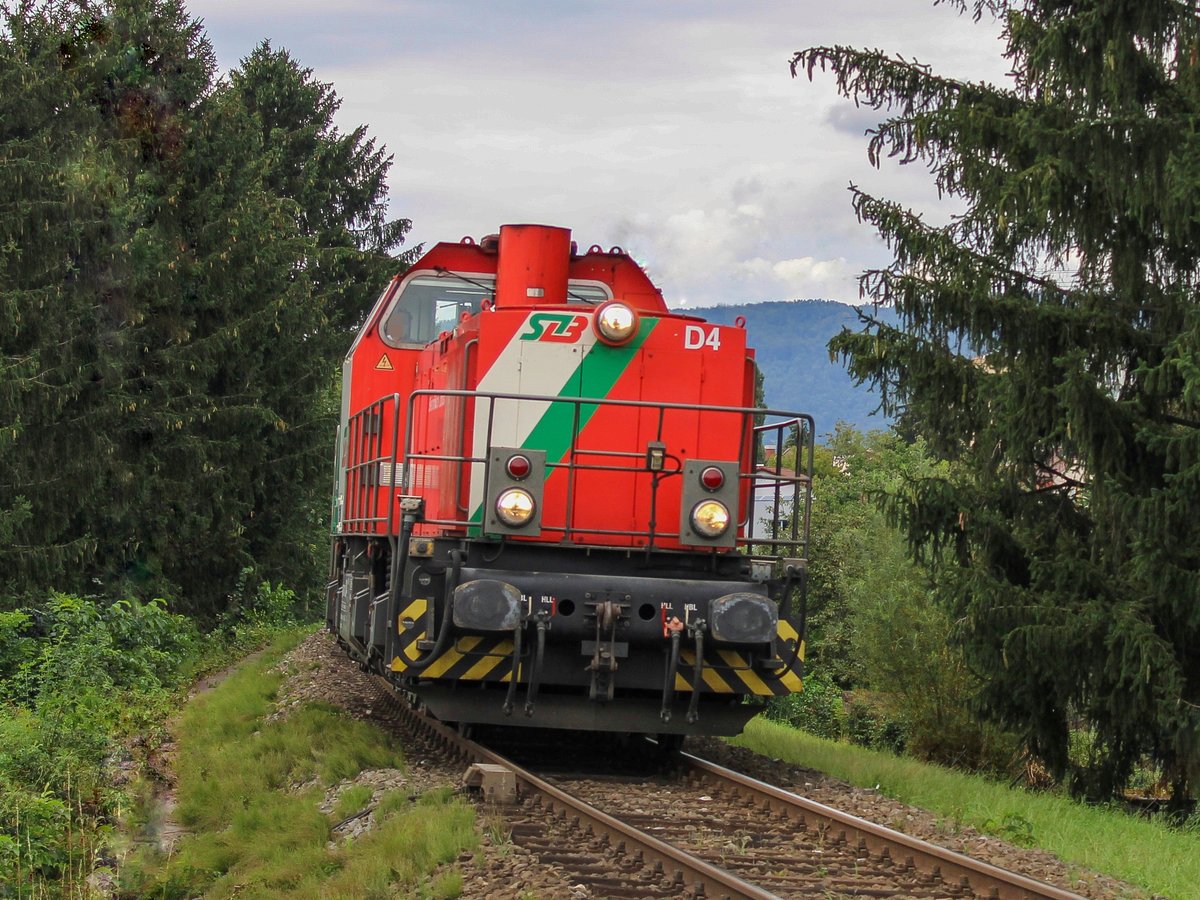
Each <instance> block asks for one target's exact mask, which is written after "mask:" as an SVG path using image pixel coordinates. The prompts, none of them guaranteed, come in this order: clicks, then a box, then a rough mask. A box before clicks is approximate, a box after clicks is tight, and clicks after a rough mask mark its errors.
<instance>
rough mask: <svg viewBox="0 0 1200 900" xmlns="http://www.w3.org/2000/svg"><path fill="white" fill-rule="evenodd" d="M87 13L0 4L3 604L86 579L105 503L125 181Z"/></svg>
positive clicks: (0, 566)
mask: <svg viewBox="0 0 1200 900" xmlns="http://www.w3.org/2000/svg"><path fill="white" fill-rule="evenodd" d="M89 21H90V19H89V17H88V16H86V15H81V14H80V13H79V11H78V10H75V9H68V8H64V7H58V6H54V5H49V6H33V5H30V4H25V3H19V4H12V5H10V4H4V5H0V572H2V573H3V576H2V578H3V583H4V585H5V587H6V588H7V590H5V591H4V592H3V593H4V595H6V596H4V598H3V599H2V600H0V606H2V605H4V604H6V603H12V602H15V600H16V598H17V597H19V596H22V595H24V594H26V593H27V592H29V591H31V590H33V589H34V588H35V587H36V586H37V585H39V584H42V583H44V582H45V580H46V579H48V578H51V577H53V578H55V579H56V582H55V583H56V584H58V585H60V586H61V587H63V588H64V589H74V588H77V587H78V586H79V585H80V584H81V581H82V579H81V578H80V577H79V573H80V572H81V571H82V570H83V568H85V567H86V566H87V565H88V563H89V562H90V561H91V559H92V558H93V557H94V551H95V541H94V539H93V536H92V534H90V533H89V530H88V528H87V527H86V525H85V523H84V521H83V520H84V519H85V518H86V516H87V515H88V512H89V510H91V509H93V508H94V507H95V506H97V505H98V504H103V503H104V502H105V497H104V496H103V492H102V491H101V490H100V488H99V485H98V481H97V471H98V467H99V466H102V465H103V460H104V459H105V458H106V457H107V456H108V454H109V453H110V451H111V443H110V441H109V438H108V435H107V434H106V433H105V431H104V429H103V427H102V425H103V423H104V422H105V421H106V419H107V418H108V416H107V415H106V412H108V411H110V410H106V408H105V401H104V398H103V392H104V385H105V382H106V379H107V378H108V377H109V376H110V375H111V374H112V372H111V369H110V368H109V366H108V364H107V363H106V361H105V360H104V359H103V357H104V355H105V348H104V347H103V341H102V339H101V338H99V337H98V335H97V324H98V323H99V322H101V321H103V320H104V319H105V318H106V317H107V316H108V315H109V304H110V300H111V295H110V287H111V284H112V281H113V279H112V270H111V266H110V260H111V259H112V257H113V254H114V235H113V232H112V227H111V223H110V222H109V220H108V217H107V215H106V209H107V207H108V205H109V204H111V203H113V202H119V199H120V197H121V195H122V193H123V184H122V182H121V179H120V178H119V177H117V176H116V175H115V162H114V159H113V158H112V155H111V153H110V148H108V147H106V146H104V145H102V144H101V143H100V142H98V141H97V140H95V134H96V131H97V128H98V123H99V120H100V116H99V114H98V113H97V111H96V110H95V108H94V107H93V105H92V104H91V103H90V101H89V100H88V97H87V94H88V89H89V87H88V86H89V85H91V84H94V83H95V82H96V80H97V79H99V78H102V77H103V71H104V69H105V64H104V60H103V58H102V56H101V55H99V54H96V53H94V52H93V42H92V38H91V35H90V34H89V32H88V25H89Z"/></svg>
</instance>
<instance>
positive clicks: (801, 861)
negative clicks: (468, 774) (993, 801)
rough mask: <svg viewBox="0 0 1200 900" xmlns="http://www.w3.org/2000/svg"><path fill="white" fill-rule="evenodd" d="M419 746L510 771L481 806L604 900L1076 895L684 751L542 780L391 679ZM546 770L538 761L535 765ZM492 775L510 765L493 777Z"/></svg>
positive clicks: (386, 696) (387, 690)
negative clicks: (406, 694) (616, 772)
mask: <svg viewBox="0 0 1200 900" xmlns="http://www.w3.org/2000/svg"><path fill="white" fill-rule="evenodd" d="M374 684H375V685H376V689H377V690H378V691H379V695H380V699H381V702H383V703H385V704H388V705H390V706H391V707H392V708H393V709H395V710H396V711H398V712H400V713H401V716H400V718H401V720H402V721H403V723H404V724H403V727H404V729H405V730H406V731H407V732H408V733H409V736H410V739H411V740H413V741H416V742H419V744H420V745H421V746H423V747H424V749H426V750H427V751H428V752H430V753H436V754H438V755H441V756H444V757H448V758H450V759H452V760H454V761H456V762H457V763H459V764H461V765H462V766H463V768H464V770H465V769H466V768H467V766H469V765H471V764H473V763H484V764H487V765H489V766H491V767H500V768H501V769H503V770H506V772H507V773H511V776H510V775H507V774H506V775H504V777H503V779H502V780H503V782H504V783H505V784H506V785H507V784H514V785H515V789H516V796H515V798H514V799H512V801H511V802H503V803H502V802H501V801H503V800H504V799H505V798H502V797H498V796H496V795H495V793H494V790H493V788H492V787H491V786H490V784H495V783H497V782H495V781H493V782H491V783H490V784H489V782H488V781H484V784H483V786H484V789H485V792H486V794H487V795H488V796H484V797H483V798H482V801H483V802H484V803H485V804H488V805H489V808H490V809H491V811H492V813H493V814H494V815H499V816H501V817H502V818H503V822H504V827H505V828H506V829H507V830H508V832H509V834H510V835H511V838H512V840H513V841H514V843H516V844H517V845H519V846H521V847H523V848H525V849H526V850H527V851H529V852H531V853H533V854H534V855H536V856H537V858H538V860H539V861H540V862H541V863H542V864H545V865H554V866H558V867H560V868H561V869H562V870H563V871H565V872H567V873H569V875H570V878H571V880H572V882H577V883H578V884H580V885H582V886H584V887H586V888H587V890H588V892H589V894H590V895H591V896H600V897H706V898H717V897H728V898H731V900H732V898H756V900H764V898H789V897H839V896H857V897H930V898H933V897H963V898H969V897H979V898H992V897H994V898H1002V900H1007V898H1018V897H1020V898H1056V900H1060V898H1061V900H1066V898H1077V897H1079V896H1080V895H1078V894H1074V893H1071V892H1070V891H1066V890H1063V889H1061V888H1058V887H1055V886H1053V885H1049V884H1045V883H1042V882H1039V881H1035V880H1034V879H1031V878H1027V877H1025V876H1022V875H1019V874H1016V873H1013V872H1009V871H1006V870H1004V869H1000V868H997V867H995V866H992V865H989V864H988V863H984V862H980V861H978V860H974V859H971V858H969V857H967V856H963V855H961V854H958V853H955V852H953V851H950V850H946V849H944V848H941V847H937V846H934V845H933V844H928V843H926V842H924V841H921V840H918V839H916V838H913V837H911V836H909V835H906V834H904V833H902V832H898V831H893V830H891V829H888V828H885V827H883V826H880V825H876V824H874V823H871V822H867V821H864V820H862V819H858V818H856V817H854V816H851V815H849V814H847V813H843V812H840V811H838V810H836V809H832V808H830V807H827V806H823V805H821V804H819V803H814V802H812V801H810V800H806V799H805V798H803V797H800V796H797V795H795V794H791V793H788V792H787V791H783V790H780V789H778V788H775V787H772V786H771V785H768V784H764V783H763V782H760V781H757V780H755V779H753V778H749V777H747V776H745V775H741V774H739V773H737V772H734V771H732V770H729V769H726V768H724V767H722V766H718V765H716V764H714V763H711V762H708V761H705V760H702V759H700V758H698V757H696V756H692V755H690V754H687V753H681V754H679V755H678V757H677V758H676V759H675V760H674V762H673V764H672V766H671V767H670V769H669V771H668V772H666V773H665V774H664V773H662V772H660V773H657V774H652V775H642V776H636V777H632V776H627V775H626V776H611V775H607V774H597V773H596V772H591V773H590V774H589V773H563V772H557V773H553V772H546V773H543V774H540V775H539V774H535V772H533V771H530V770H528V769H526V768H522V767H521V766H519V765H517V764H516V763H514V762H512V761H511V760H509V759H507V758H505V757H504V756H501V755H500V754H499V753H497V752H496V751H494V750H491V749H489V748H487V747H485V746H482V745H481V744H478V743H475V742H473V741H470V740H467V739H466V738H464V737H463V736H461V735H459V734H458V733H456V732H455V731H454V730H452V729H450V728H448V727H447V726H445V725H443V724H442V723H440V722H437V721H435V720H433V719H431V718H429V717H427V716H425V715H423V714H422V713H420V712H418V711H415V710H412V709H410V708H409V707H408V705H407V704H406V703H405V702H404V700H403V699H401V698H400V697H398V696H397V695H396V694H395V692H394V691H393V690H392V689H391V687H390V686H389V685H387V684H386V682H384V681H383V680H382V679H375V680H374ZM535 765H536V764H535ZM491 771H492V773H493V774H495V773H498V772H499V771H500V769H492V770H491Z"/></svg>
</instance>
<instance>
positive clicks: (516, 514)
mask: <svg viewBox="0 0 1200 900" xmlns="http://www.w3.org/2000/svg"><path fill="white" fill-rule="evenodd" d="M536 511H537V504H536V503H534V500H533V495H532V494H530V493H529V491H527V490H525V489H524V488H516V487H514V488H509V489H508V490H506V491H504V492H502V493H501V494H500V496H499V497H497V498H496V517H497V518H499V519H500V521H501V522H503V523H504V524H505V525H507V526H508V527H509V528H520V527H521V526H522V525H525V524H526V523H528V522H529V521H530V520H531V519H532V518H533V514H534V512H536Z"/></svg>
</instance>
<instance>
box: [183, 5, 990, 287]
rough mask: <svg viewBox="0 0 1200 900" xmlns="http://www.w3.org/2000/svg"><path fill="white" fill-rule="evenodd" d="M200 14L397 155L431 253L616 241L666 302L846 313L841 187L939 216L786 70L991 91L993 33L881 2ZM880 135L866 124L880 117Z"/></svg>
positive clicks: (864, 247)
mask: <svg viewBox="0 0 1200 900" xmlns="http://www.w3.org/2000/svg"><path fill="white" fill-rule="evenodd" d="M284 2H285V0H242V2H239V3H237V4H232V3H229V2H228V0H193V2H192V3H191V4H190V8H191V9H192V11H193V13H194V14H197V15H202V16H204V17H205V18H206V20H207V21H208V23H209V27H210V32H211V34H212V36H213V39H214V42H215V44H216V47H217V50H218V53H219V54H220V57H221V61H222V63H223V64H225V65H230V64H231V63H232V62H234V61H236V59H237V58H239V57H240V56H242V55H244V54H245V53H246V52H248V51H249V49H251V48H252V47H253V45H254V43H256V42H257V40H258V39H260V38H262V37H268V36H269V37H271V38H272V39H273V42H274V43H275V45H276V46H282V47H287V48H289V49H290V50H292V51H293V52H294V53H295V55H296V56H297V57H298V58H299V59H300V60H301V62H303V63H304V64H305V65H310V66H313V67H314V68H315V69H316V75H317V77H318V78H321V79H322V80H326V81H331V82H333V84H334V86H335V88H336V89H337V91H338V93H339V94H340V95H341V97H342V99H343V107H342V111H341V113H340V114H339V122H341V123H342V125H343V127H346V128H350V127H354V126H355V125H357V124H359V123H362V122H366V123H368V124H369V126H370V132H371V134H373V135H375V136H376V137H377V138H378V139H379V140H380V141H381V142H382V143H384V144H385V145H386V146H387V147H388V149H389V151H390V152H392V153H393V154H394V155H395V164H394V166H393V169H392V172H391V178H390V184H391V189H392V199H393V208H394V210H395V212H396V214H397V215H404V216H408V217H410V218H411V219H412V220H413V223H414V228H413V237H414V239H415V240H417V241H424V242H426V243H431V242H434V241H437V240H457V239H458V238H459V237H461V236H462V235H464V234H473V235H476V236H479V235H482V234H485V233H488V232H492V231H494V230H495V229H496V227H497V226H498V225H500V224H502V223H504V222H517V221H534V222H536V221H541V222H547V223H550V224H558V225H566V226H569V227H571V228H572V229H573V231H574V234H575V237H576V238H577V240H578V241H579V242H580V244H582V245H584V246H587V245H589V244H592V243H599V244H602V245H604V246H610V245H612V244H620V245H622V246H623V247H625V249H627V250H629V251H630V252H632V253H633V254H634V256H635V257H636V258H638V259H639V260H640V261H642V262H643V263H644V264H645V265H646V266H647V268H648V269H649V271H650V273H651V276H652V277H653V278H654V279H655V280H656V282H657V283H659V284H660V286H662V287H663V289H664V293H665V295H666V297H667V299H668V302H671V303H678V302H680V301H682V300H684V299H686V300H687V301H688V303H689V304H691V305H694V306H708V305H712V304H715V303H722V302H746V301H755V300H770V299H786V298H790V297H796V296H827V297H829V298H831V299H839V300H845V301H847V302H857V299H858V290H857V286H856V283H855V278H856V276H857V274H858V272H859V271H860V270H862V269H863V268H865V267H867V266H870V265H879V264H881V263H882V262H884V261H885V260H886V250H885V249H884V248H883V247H882V246H881V245H880V243H879V241H878V240H877V239H876V238H875V237H874V235H873V234H872V233H871V231H870V230H869V229H868V228H866V227H864V226H862V225H860V224H859V223H858V222H857V221H856V220H855V218H854V214H853V211H852V210H851V208H850V201H849V197H848V195H847V193H846V186H847V185H848V183H850V182H851V181H854V182H856V183H859V184H861V185H863V186H864V187H865V188H867V189H868V190H871V191H872V192H874V193H879V194H883V195H885V196H891V197H895V198H897V199H899V200H901V201H902V202H905V203H907V204H911V205H914V206H916V207H918V208H920V209H926V210H933V209H941V207H940V205H939V204H938V202H937V200H936V195H935V194H934V192H933V190H932V188H931V187H930V185H929V179H928V176H927V175H926V174H925V173H923V172H921V171H920V170H914V171H906V172H898V171H897V170H896V168H895V167H893V166H889V165H886V164H885V167H884V168H883V170H881V171H878V172H877V171H874V170H872V169H871V168H870V167H869V166H868V165H867V162H866V153H865V147H866V145H865V140H864V139H863V138H862V136H861V131H862V127H863V126H864V123H869V124H874V121H877V118H878V117H877V116H875V114H874V113H873V112H871V111H863V110H861V109H855V107H854V106H853V104H851V103H848V102H847V101H844V100H841V99H839V98H838V97H837V96H836V92H835V90H834V86H833V77H832V75H830V74H826V75H824V76H822V75H820V74H819V73H818V74H817V76H816V78H815V80H814V81H813V82H809V80H808V79H807V78H806V77H801V78H798V79H792V78H791V77H790V74H789V72H788V67H787V63H788V60H789V59H790V57H791V54H792V52H793V51H795V50H797V49H800V48H802V47H805V46H808V45H812V44H833V43H838V42H848V43H853V44H856V45H860V46H864V45H865V46H883V47H886V48H888V49H889V50H893V51H895V52H902V53H904V54H905V55H906V56H909V57H911V56H916V57H918V58H920V59H922V60H923V61H928V62H932V63H934V64H935V67H936V68H937V69H938V70H939V71H944V72H948V73H949V74H956V75H964V76H968V77H976V78H977V77H983V76H984V75H990V76H992V77H996V78H998V77H1001V75H1002V74H1003V72H1004V71H1005V69H1006V66H1005V63H1004V62H1003V60H1001V59H1000V57H999V48H998V46H997V45H996V44H995V39H994V35H995V34H996V33H997V30H998V29H997V28H996V27H995V26H994V25H986V24H984V25H978V26H977V25H972V24H971V23H970V21H969V19H967V18H964V17H959V16H956V15H954V14H953V12H952V11H950V10H949V9H947V8H946V7H945V6H940V7H934V6H933V5H932V3H928V4H925V3H914V2H908V3H896V2H894V0H841V2H840V3H839V4H838V5H837V8H836V10H835V9H831V8H830V7H829V6H828V4H825V3H817V2H816V0H762V2H757V3H754V4H729V3H722V2H718V0H661V2H655V3H645V2H640V0H577V2H572V3H561V2H559V0H537V2H534V0H523V2H508V3H493V4H480V3H473V2H468V0H445V2H437V3H434V2H431V0H354V5H353V6H350V7H346V6H344V5H342V6H338V5H336V4H317V3H315V2H313V0H295V2H292V0H287V6H286V8H287V10H288V11H289V14H288V15H286V16H281V15H279V12H280V11H281V9H283V8H284V7H283V3H284ZM872 119H874V120H873V121H869V120H872Z"/></svg>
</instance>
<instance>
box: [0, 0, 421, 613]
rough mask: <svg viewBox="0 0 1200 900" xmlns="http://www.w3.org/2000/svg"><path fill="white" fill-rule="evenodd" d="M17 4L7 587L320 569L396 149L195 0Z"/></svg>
mask: <svg viewBox="0 0 1200 900" xmlns="http://www.w3.org/2000/svg"><path fill="white" fill-rule="evenodd" d="M0 11H2V13H3V16H4V19H3V27H2V28H0V63H4V65H0V89H2V90H0V93H2V96H0V162H3V163H4V164H3V165H0V187H2V188H3V191H2V192H0V364H2V365H3V367H4V369H3V372H2V373H0V463H3V467H2V468H0V544H2V546H0V563H3V565H0V595H4V596H6V597H16V596H28V595H30V594H33V595H36V594H37V593H39V592H41V593H44V592H45V591H46V590H47V589H49V588H51V587H53V588H58V589H61V590H72V591H85V592H89V593H104V594H116V595H118V596H120V595H127V594H133V595H136V596H154V595H162V596H167V597H169V598H172V599H175V600H177V601H179V602H180V603H181V604H183V605H184V606H185V607H186V608H190V609H192V610H194V611H200V612H205V613H215V612H218V611H219V610H220V609H221V607H222V606H223V605H224V604H225V602H226V601H227V599H228V596H229V594H230V592H231V591H233V590H234V588H235V585H236V584H238V583H239V582H244V581H245V579H242V578H241V573H242V572H243V570H245V569H247V568H250V569H253V570H254V572H255V573H256V577H259V578H270V579H272V580H279V579H281V578H287V579H289V580H290V581H291V582H292V583H293V584H295V585H297V586H298V587H301V588H303V587H314V586H315V585H316V582H317V581H318V580H319V577H320V575H319V573H318V571H317V567H316V566H314V565H313V563H314V560H315V558H316V557H318V556H320V555H322V554H321V552H320V550H319V549H318V545H319V544H321V543H323V538H322V537H321V535H322V533H323V532H324V530H325V525H326V524H327V523H326V521H325V520H326V512H327V508H328V501H327V497H328V491H329V486H330V485H329V472H330V465H331V454H332V446H333V436H334V429H335V427H336V414H335V411H336V405H335V403H334V401H333V399H332V398H333V397H334V394H335V379H336V377H337V372H338V365H337V363H338V360H339V359H340V358H341V356H342V355H343V354H344V353H345V350H346V347H347V345H348V343H349V340H350V338H349V336H348V334H347V327H348V325H349V324H350V323H351V322H352V321H353V319H354V317H355V316H357V315H361V310H363V309H365V308H366V307H367V306H368V305H369V298H370V297H371V296H372V295H373V294H375V293H376V292H378V290H379V288H380V286H381V284H383V283H384V282H385V281H386V279H387V278H388V277H390V276H391V275H392V274H394V272H395V271H396V270H397V269H398V268H399V267H400V266H401V265H402V264H403V259H402V258H400V259H397V258H396V257H395V256H394V255H393V252H394V251H395V249H396V248H397V247H398V245H399V243H400V241H401V240H402V238H403V236H404V233H405V232H406V231H407V229H408V222H407V221H406V220H402V219H389V218H388V217H387V216H386V194H387V185H386V180H385V179H386V174H387V170H388V167H389V165H390V162H391V159H390V157H389V156H388V155H387V154H386V153H385V152H384V151H383V150H382V149H380V148H377V147H376V146H375V145H374V143H373V142H372V141H371V140H370V139H369V138H368V137H367V136H366V133H365V130H364V129H356V130H354V131H352V132H350V133H349V134H341V133H339V132H338V131H337V129H336V127H335V126H334V125H333V121H332V117H333V113H334V111H336V109H337V106H338V102H339V101H338V99H337V95H336V94H335V93H334V92H333V90H332V88H330V87H329V86H328V85H324V84H321V83H319V82H316V81H315V80H314V79H313V78H312V73H311V72H310V71H309V70H306V69H303V68H302V67H300V66H299V65H298V64H297V63H296V62H295V61H294V60H292V59H291V57H290V56H288V55H287V54H286V53H277V52H275V51H271V50H270V49H269V48H266V47H264V48H261V49H260V51H258V52H256V54H254V55H252V56H251V57H250V58H249V59H248V60H247V61H246V62H245V63H244V64H243V67H242V68H240V69H238V70H235V72H234V73H232V74H231V76H230V79H229V80H228V81H217V80H216V78H215V69H216V66H215V57H214V55H213V52H212V48H211V46H210V45H209V43H208V41H207V38H206V37H205V35H204V32H203V29H202V28H201V26H200V25H199V23H198V22H196V21H195V20H194V19H192V18H191V17H190V16H189V15H188V14H187V11H186V9H185V8H184V6H183V4H182V2H181V0H150V2H146V0H100V2H95V3H75V2H66V0H52V2H46V3H41V4H36V5H33V4H18V5H16V6H14V7H13V8H7V7H0ZM351 310H353V312H351Z"/></svg>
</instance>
